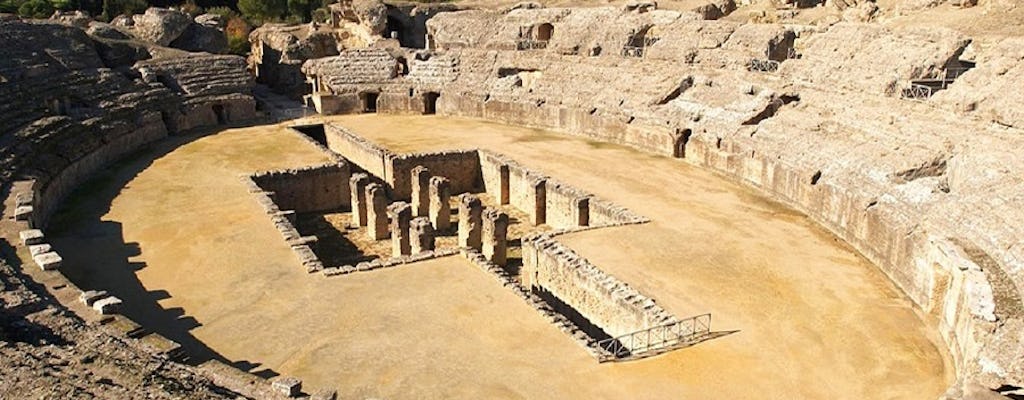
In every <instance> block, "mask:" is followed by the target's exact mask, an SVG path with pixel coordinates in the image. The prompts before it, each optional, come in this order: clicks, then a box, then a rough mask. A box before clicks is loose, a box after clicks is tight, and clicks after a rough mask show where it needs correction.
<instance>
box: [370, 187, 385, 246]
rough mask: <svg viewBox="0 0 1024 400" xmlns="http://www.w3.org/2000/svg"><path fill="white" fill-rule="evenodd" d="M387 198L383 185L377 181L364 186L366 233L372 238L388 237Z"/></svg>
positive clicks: (382, 238)
mask: <svg viewBox="0 0 1024 400" xmlns="http://www.w3.org/2000/svg"><path fill="white" fill-rule="evenodd" d="M387 206H388V199H387V195H386V194H385V193H384V187H383V186H381V185H380V184H377V183H371V184H369V185H367V186H366V235H367V237H369V238H370V239H372V240H384V239H387V238H388V235H389V234H390V232H388V215H387Z"/></svg>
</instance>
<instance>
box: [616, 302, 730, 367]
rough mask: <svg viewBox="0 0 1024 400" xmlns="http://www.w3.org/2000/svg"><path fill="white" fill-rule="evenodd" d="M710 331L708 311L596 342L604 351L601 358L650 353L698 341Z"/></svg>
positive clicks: (633, 356) (648, 354)
mask: <svg viewBox="0 0 1024 400" xmlns="http://www.w3.org/2000/svg"><path fill="white" fill-rule="evenodd" d="M710 334H711V314H701V315H697V316H693V317H690V318H686V319H684V320H681V321H676V322H671V323H668V324H664V325H659V326H655V327H652V328H647V329H644V330H640V331H636V332H633V333H627V334H625V335H622V336H619V337H615V338H610V339H605V340H602V341H599V342H597V346H598V348H600V349H601V350H602V351H603V352H604V354H603V355H602V357H601V359H600V361H602V362H603V361H611V360H621V359H633V358H641V357H645V356H650V355H654V354H657V353H659V352H660V351H664V350H668V349H671V348H673V347H676V346H684V345H689V344H694V343H697V342H699V341H701V340H703V339H705V338H707V337H708V336H709V335H710Z"/></svg>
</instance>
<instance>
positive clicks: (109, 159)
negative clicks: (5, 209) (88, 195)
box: [30, 113, 167, 228]
mask: <svg viewBox="0 0 1024 400" xmlns="http://www.w3.org/2000/svg"><path fill="white" fill-rule="evenodd" d="M140 121H142V123H141V124H140V126H139V127H138V128H137V129H134V130H132V131H131V132H129V133H126V134H124V135H122V136H120V137H116V138H113V139H112V140H111V141H110V142H107V143H105V144H104V145H103V146H101V147H99V148H97V149H95V150H93V151H92V152H90V153H87V154H85V155H83V156H82V158H80V159H78V160H76V161H74V162H72V163H71V164H69V165H67V166H65V167H63V168H62V169H60V170H59V171H58V172H57V173H56V174H55V175H53V176H52V177H50V179H48V180H46V181H41V180H36V181H34V183H33V185H32V186H33V188H32V191H33V198H34V199H35V200H34V204H33V211H32V216H31V218H30V221H31V225H32V226H33V227H38V228H45V227H46V226H47V223H48V222H49V219H50V216H52V215H53V213H54V212H56V211H57V209H59V208H60V205H61V202H62V201H64V199H65V198H66V197H67V196H68V195H70V194H71V192H73V191H74V190H75V189H77V188H78V186H79V185H81V184H82V183H83V182H85V181H87V180H88V179H89V178H90V177H91V176H93V174H95V173H96V172H98V171H100V170H101V169H103V168H105V167H107V166H109V165H110V164H112V163H114V162H116V161H117V160H120V159H122V158H124V157H125V156H127V155H129V154H131V153H133V152H135V151H137V150H138V149H140V148H142V147H143V146H145V145H147V144H150V143H153V142H155V141H158V140H160V139H163V138H165V137H167V130H166V128H165V126H164V124H163V122H162V121H161V119H160V114H157V113H149V114H143V115H142V116H140Z"/></svg>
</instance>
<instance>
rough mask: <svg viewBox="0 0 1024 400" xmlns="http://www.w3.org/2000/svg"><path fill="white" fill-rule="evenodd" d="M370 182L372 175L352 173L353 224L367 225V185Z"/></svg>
mask: <svg viewBox="0 0 1024 400" xmlns="http://www.w3.org/2000/svg"><path fill="white" fill-rule="evenodd" d="M369 184H370V176H369V175H366V174H364V173H361V172H360V173H355V174H352V178H351V179H350V181H349V187H350V188H351V191H352V197H351V201H350V202H351V205H352V225H355V226H366V215H367V214H366V206H367V198H366V186H367V185H369Z"/></svg>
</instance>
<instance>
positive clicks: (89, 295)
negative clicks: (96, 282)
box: [78, 290, 110, 307]
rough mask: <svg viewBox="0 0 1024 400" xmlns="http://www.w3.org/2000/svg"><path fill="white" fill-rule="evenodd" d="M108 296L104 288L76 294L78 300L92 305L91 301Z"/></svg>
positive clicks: (94, 301)
mask: <svg viewBox="0 0 1024 400" xmlns="http://www.w3.org/2000/svg"><path fill="white" fill-rule="evenodd" d="M108 296H110V294H109V293H107V291H106V290H86V291H84V292H82V294H81V295H79V296H78V300H80V301H81V302H82V303H83V304H85V305H87V306H89V307H92V305H93V303H96V301H98V300H100V299H103V298H106V297H108Z"/></svg>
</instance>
